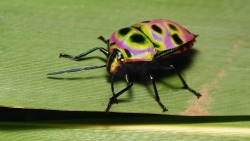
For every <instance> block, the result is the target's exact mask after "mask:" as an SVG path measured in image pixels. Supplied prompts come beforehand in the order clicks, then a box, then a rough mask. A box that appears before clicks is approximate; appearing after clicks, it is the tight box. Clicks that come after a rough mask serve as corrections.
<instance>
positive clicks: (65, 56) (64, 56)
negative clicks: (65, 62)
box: [59, 47, 108, 61]
mask: <svg viewBox="0 0 250 141" xmlns="http://www.w3.org/2000/svg"><path fill="white" fill-rule="evenodd" d="M98 49H99V50H100V51H101V52H102V53H103V54H104V55H106V56H108V51H107V50H106V49H104V48H102V47H95V48H92V49H90V50H88V51H86V52H83V53H81V54H79V55H77V56H73V55H69V54H65V53H60V55H59V58H61V57H62V58H68V59H71V60H75V61H79V60H82V59H83V57H84V56H86V55H88V54H90V53H92V52H94V51H96V50H98Z"/></svg>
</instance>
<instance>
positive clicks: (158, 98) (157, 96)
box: [149, 75, 168, 112]
mask: <svg viewBox="0 0 250 141" xmlns="http://www.w3.org/2000/svg"><path fill="white" fill-rule="evenodd" d="M149 77H150V79H151V81H152V84H153V87H154V91H155V100H156V101H157V102H158V104H159V105H160V106H161V108H162V110H163V112H165V111H167V110H168V109H167V108H166V107H165V106H164V105H163V104H162V103H161V100H160V97H159V95H158V91H157V88H156V85H155V80H154V77H153V76H152V75H149Z"/></svg>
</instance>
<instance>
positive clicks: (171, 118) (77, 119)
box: [0, 107, 250, 125]
mask: <svg viewBox="0 0 250 141" xmlns="http://www.w3.org/2000/svg"><path fill="white" fill-rule="evenodd" d="M0 114H1V116H0V120H1V121H9V122H14V121H15V122H21V121H22V122H39V121H40V122H41V121H42V122H46V121H47V122H49V121H51V122H53V123H57V124H81V125H126V124H130V125H138V124H147V125H150V124H193V123H225V122H243V121H250V115H226V116H225V115H222V116H183V115H165V114H149V113H115V112H110V113H109V114H106V113H105V112H97V111H59V110H45V109H26V108H9V107H1V108H0Z"/></svg>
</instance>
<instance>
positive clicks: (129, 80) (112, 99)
mask: <svg viewBox="0 0 250 141" xmlns="http://www.w3.org/2000/svg"><path fill="white" fill-rule="evenodd" d="M125 79H126V81H127V83H128V86H127V87H126V88H124V89H123V90H121V91H119V92H118V93H116V94H115V92H114V74H113V75H112V77H111V90H112V93H113V96H112V97H111V98H110V99H109V103H108V106H107V108H106V110H105V112H106V113H108V112H109V110H110V108H111V106H112V104H114V103H118V102H117V97H118V96H120V95H121V94H123V93H124V92H125V91H127V90H128V89H129V88H131V87H132V86H133V79H131V78H129V76H128V75H127V74H126V75H125Z"/></svg>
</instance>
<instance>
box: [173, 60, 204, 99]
mask: <svg viewBox="0 0 250 141" xmlns="http://www.w3.org/2000/svg"><path fill="white" fill-rule="evenodd" d="M170 67H171V68H172V69H173V70H174V71H175V72H176V73H177V75H178V76H179V78H180V79H181V82H182V84H183V86H184V88H185V89H188V90H189V91H190V92H192V93H193V94H194V95H195V96H197V98H200V97H201V94H200V93H199V92H197V91H195V90H193V89H192V88H190V87H189V86H188V85H187V83H186V82H185V80H184V79H183V77H182V76H181V74H180V73H179V72H178V71H177V70H176V69H175V67H174V66H173V65H170Z"/></svg>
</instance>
